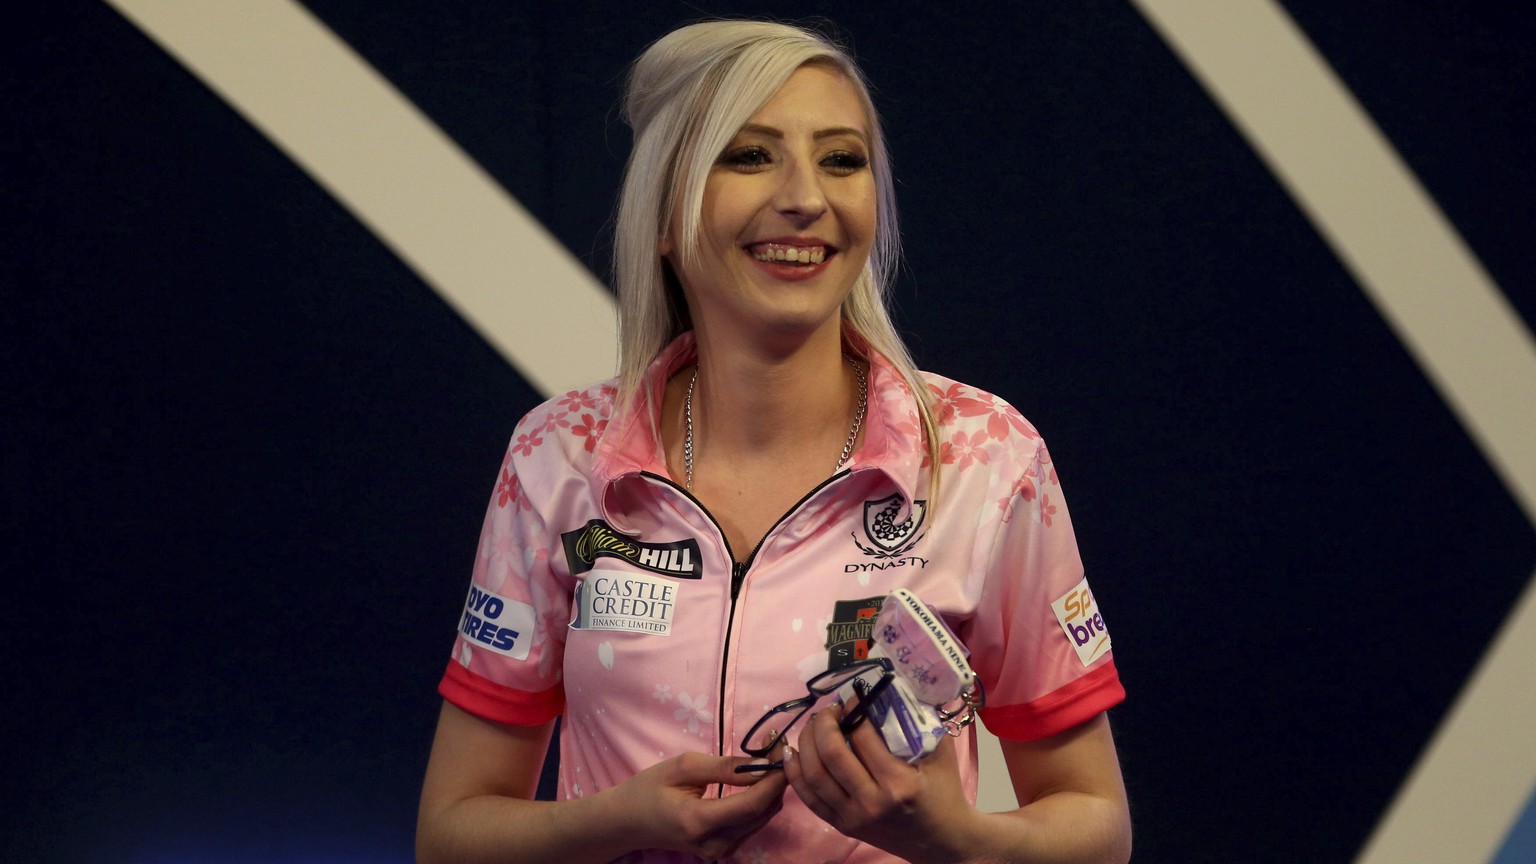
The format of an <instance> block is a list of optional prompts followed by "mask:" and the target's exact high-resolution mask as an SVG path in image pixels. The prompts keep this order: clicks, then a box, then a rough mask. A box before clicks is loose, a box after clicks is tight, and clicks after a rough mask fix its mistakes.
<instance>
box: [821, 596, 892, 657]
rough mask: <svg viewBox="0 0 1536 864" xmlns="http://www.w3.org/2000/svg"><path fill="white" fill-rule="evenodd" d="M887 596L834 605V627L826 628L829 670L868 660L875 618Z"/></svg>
mask: <svg viewBox="0 0 1536 864" xmlns="http://www.w3.org/2000/svg"><path fill="white" fill-rule="evenodd" d="M884 602H885V596H884V595H881V596H879V597H865V598H864V599H862V600H839V601H837V602H836V603H834V604H833V605H832V623H830V624H828V625H827V643H826V645H825V646H824V647H825V648H826V649H827V668H828V669H836V668H837V667H839V666H844V665H847V664H849V663H852V662H853V661H855V660H863V659H865V658H866V657H868V656H869V640H870V637H871V635H872V634H873V633H874V630H875V618H876V617H877V616H878V615H879V614H880V606H881V604H883V603H884Z"/></svg>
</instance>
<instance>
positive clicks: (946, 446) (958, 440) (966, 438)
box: [939, 429, 991, 471]
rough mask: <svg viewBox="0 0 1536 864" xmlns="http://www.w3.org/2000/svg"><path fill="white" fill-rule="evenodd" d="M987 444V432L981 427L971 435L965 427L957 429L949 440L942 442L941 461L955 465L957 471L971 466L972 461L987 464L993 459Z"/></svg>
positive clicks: (940, 446) (940, 445) (940, 448)
mask: <svg viewBox="0 0 1536 864" xmlns="http://www.w3.org/2000/svg"><path fill="white" fill-rule="evenodd" d="M986 444H987V433H986V432H985V431H983V430H981V429H977V430H976V431H975V432H973V433H971V434H970V435H966V434H965V430H964V429H960V430H956V432H955V434H954V435H953V436H952V437H951V438H950V439H949V440H948V441H943V442H940V444H939V461H940V462H942V463H944V464H945V465H953V466H955V470H957V471H964V470H965V469H967V468H969V467H971V463H972V462H977V463H980V464H982V465H985V464H987V462H989V461H990V460H991V457H990V456H988V455H987V447H986Z"/></svg>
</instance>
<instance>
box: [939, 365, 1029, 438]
mask: <svg viewBox="0 0 1536 864" xmlns="http://www.w3.org/2000/svg"><path fill="white" fill-rule="evenodd" d="M920 374H921V376H922V379H923V382H924V383H926V384H927V385H928V394H929V396H930V397H932V405H933V419H934V423H935V424H936V425H937V426H938V428H939V441H940V443H941V445H942V444H944V443H946V442H949V443H954V444H959V443H961V442H962V441H963V442H964V443H967V444H970V445H973V446H984V445H985V446H991V447H992V449H994V450H996V449H999V448H1001V449H1007V450H1012V451H1017V452H1029V453H1033V452H1034V451H1035V450H1037V449H1039V448H1041V447H1042V446H1043V445H1042V442H1041V439H1040V433H1039V431H1037V430H1036V429H1035V427H1034V424H1032V423H1030V422H1029V421H1028V420H1026V419H1024V415H1023V414H1021V413H1019V411H1018V409H1017V408H1014V407H1013V406H1012V405H1010V404H1009V403H1008V402H1007V400H1005V399H1003V398H1002V397H1000V396H996V395H994V394H992V393H988V392H987V391H985V390H983V389H981V388H980V387H974V386H972V385H970V384H964V383H961V382H959V381H955V380H954V379H952V378H946V377H944V376H943V375H938V374H935V373H933V372H922V373H920Z"/></svg>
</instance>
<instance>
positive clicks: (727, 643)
mask: <svg viewBox="0 0 1536 864" xmlns="http://www.w3.org/2000/svg"><path fill="white" fill-rule="evenodd" d="M850 473H852V472H851V471H850V470H849V469H847V468H844V469H843V470H841V471H839V472H837V473H836V474H833V475H832V476H831V477H828V478H827V479H825V480H823V481H821V482H820V483H818V484H816V486H815V487H813V488H812V489H811V491H809V492H807V493H805V494H804V495H802V496H800V500H799V501H796V502H795V503H794V504H793V505H791V506H790V508H789V509H788V510H785V511H784V515H782V516H780V517H779V518H778V520H777V521H776V522H774V523H773V524H772V525H771V526H769V528H768V532H767V533H766V534H764V535H763V536H762V537H760V538H758V541H757V545H755V546H753V547H752V551H751V552H750V553H749V554H748V555H747V557H746V560H744V561H737V560H736V556H735V553H733V552H732V551H731V541H730V538H728V537H726V536H725V529H724V528H722V527H721V526H720V521H719V520H718V519H716V518H715V516H714V514H713V513H710V512H709V508H708V507H705V506H704V502H702V501H700V500H699V499H697V498H695V497H693V493H692V492H690V491H688V490H687V489H684V488H683V487H681V486H679V485H677V483H675V482H673V481H672V479H671V478H668V477H663V476H661V475H660V474H652V473H651V472H649V471H646V472H642V475H643V476H645V477H649V478H651V479H653V480H656V481H659V482H661V483H664V484H666V485H668V486H671V487H672V488H673V489H676V490H677V491H679V492H681V493H683V496H684V497H686V498H687V499H688V500H690V501H692V502H693V503H694V504H696V505H698V508H699V510H700V511H702V512H703V513H704V515H705V517H707V518H708V519H709V521H710V523H711V524H713V525H714V526H715V530H716V531H718V532H720V540H721V542H722V543H724V544H725V551H726V554H728V555H730V558H731V606H730V609H729V610H728V614H727V615H726V619H725V640H724V642H723V643H722V644H721V646H720V698H719V700H718V701H717V702H716V703H715V753H716V754H717V755H720V756H724V755H725V750H726V747H725V699H726V693H725V679H726V670H727V669H729V668H730V659H731V633H732V631H733V630H734V629H735V627H736V598H737V597H738V596H739V595H740V594H741V586H742V583H743V582H745V581H746V578H747V571H748V570H749V569H751V567H752V562H753V561H755V560H756V559H757V553H758V550H760V549H762V548H763V544H764V543H766V542H767V541H768V538H769V537H772V536H773V532H775V531H777V530H779V526H780V525H783V524H784V523H785V522H786V521H787V520H788V519H789V517H790V516H793V515H794V514H795V511H797V510H799V509H800V508H801V507H802V506H804V504H805V502H807V501H809V500H811V498H813V497H815V496H816V494H817V493H819V492H821V490H823V489H825V488H827V487H828V486H831V485H832V484H833V483H835V482H837V481H838V480H841V479H842V478H844V477H846V476H848V475H849V474H850ZM724 792H725V789H724V786H723V784H722V785H721V786H717V787H716V789H715V797H716V798H720V797H723V796H724Z"/></svg>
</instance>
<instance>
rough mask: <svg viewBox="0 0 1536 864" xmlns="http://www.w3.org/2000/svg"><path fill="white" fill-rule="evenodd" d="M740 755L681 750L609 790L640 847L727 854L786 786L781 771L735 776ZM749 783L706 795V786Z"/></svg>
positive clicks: (770, 811) (767, 815)
mask: <svg viewBox="0 0 1536 864" xmlns="http://www.w3.org/2000/svg"><path fill="white" fill-rule="evenodd" d="M753 761H763V760H752V759H748V758H746V757H742V756H708V755H705V754H703V753H684V754H682V755H680V756H674V757H672V758H671V759H667V760H666V761H663V762H659V763H657V764H655V765H652V766H651V767H649V768H647V769H645V770H644V771H641V772H640V773H639V774H636V775H635V776H633V777H631V778H630V779H628V780H626V781H625V782H623V783H621V784H619V785H618V786H616V787H614V788H613V789H612V790H610V791H611V792H612V793H613V794H614V796H615V797H617V798H619V799H621V802H622V803H621V804H620V807H621V808H622V812H624V813H627V814H632V817H633V818H634V822H635V824H636V825H637V826H639V827H640V828H641V832H642V833H641V835H640V836H642V837H644V838H645V840H644V841H643V844H642V846H643V848H656V849H672V850H676V851H680V852H686V853H688V854H690V855H696V856H698V857H700V858H704V859H719V858H726V857H729V856H730V855H731V854H732V853H733V852H735V851H736V848H737V847H739V846H740V845H741V844H742V842H743V841H745V840H746V839H747V838H748V837H750V836H752V834H753V833H754V832H756V831H757V830H758V829H759V828H762V827H763V826H764V825H766V824H767V823H768V820H770V819H772V818H773V816H774V814H776V813H778V812H779V808H780V807H781V806H783V803H784V790H785V788H786V787H787V786H788V785H789V782H788V780H786V779H785V777H784V772H783V771H768V772H764V773H763V774H738V773H736V766H738V765H745V764H747V763H749V762H753ZM718 784H724V785H728V786H745V787H749V788H747V789H745V790H744V791H741V792H737V793H735V794H730V795H724V796H722V797H706V796H708V794H709V787H711V786H714V785H718Z"/></svg>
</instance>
